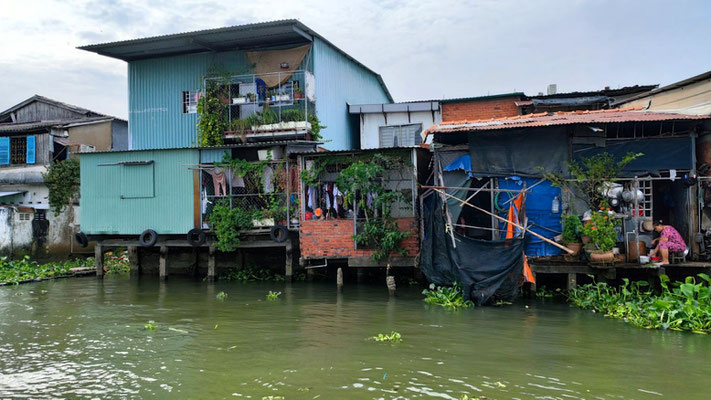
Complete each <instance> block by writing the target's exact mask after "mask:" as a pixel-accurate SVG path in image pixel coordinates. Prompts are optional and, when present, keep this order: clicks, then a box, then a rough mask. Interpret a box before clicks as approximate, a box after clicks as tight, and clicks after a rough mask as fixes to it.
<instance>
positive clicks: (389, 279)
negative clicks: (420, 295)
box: [385, 275, 396, 296]
mask: <svg viewBox="0 0 711 400" xmlns="http://www.w3.org/2000/svg"><path fill="white" fill-rule="evenodd" d="M385 284H386V285H387V286H388V293H390V296H395V289H396V286H395V277H394V276H392V275H388V276H386V277H385Z"/></svg>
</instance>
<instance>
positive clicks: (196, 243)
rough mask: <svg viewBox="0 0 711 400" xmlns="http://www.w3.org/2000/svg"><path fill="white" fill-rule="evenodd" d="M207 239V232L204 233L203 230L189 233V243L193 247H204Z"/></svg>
mask: <svg viewBox="0 0 711 400" xmlns="http://www.w3.org/2000/svg"><path fill="white" fill-rule="evenodd" d="M206 239H207V235H205V232H203V231H202V229H198V228H194V229H191V230H190V231H189V232H188V243H190V245H191V246H193V247H200V246H202V245H203V244H205V240H206Z"/></svg>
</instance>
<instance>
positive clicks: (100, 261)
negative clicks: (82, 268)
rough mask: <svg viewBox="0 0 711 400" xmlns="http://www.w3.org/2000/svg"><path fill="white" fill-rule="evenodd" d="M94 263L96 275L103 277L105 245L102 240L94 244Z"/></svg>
mask: <svg viewBox="0 0 711 400" xmlns="http://www.w3.org/2000/svg"><path fill="white" fill-rule="evenodd" d="M94 265H95V266H96V276H97V277H99V278H102V277H103V276H104V246H102V245H101V242H99V243H97V244H96V245H95V246H94Z"/></svg>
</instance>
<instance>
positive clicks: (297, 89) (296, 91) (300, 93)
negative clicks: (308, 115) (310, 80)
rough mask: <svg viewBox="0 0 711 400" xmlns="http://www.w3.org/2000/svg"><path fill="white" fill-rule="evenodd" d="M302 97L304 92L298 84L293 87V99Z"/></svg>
mask: <svg viewBox="0 0 711 400" xmlns="http://www.w3.org/2000/svg"><path fill="white" fill-rule="evenodd" d="M303 98H304V92H303V91H302V90H301V88H300V87H299V86H297V87H295V88H294V99H295V100H300V99H303Z"/></svg>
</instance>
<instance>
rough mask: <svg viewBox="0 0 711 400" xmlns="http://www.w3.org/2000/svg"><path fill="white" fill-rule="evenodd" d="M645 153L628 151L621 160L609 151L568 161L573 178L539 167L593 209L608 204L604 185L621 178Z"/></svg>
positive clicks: (550, 178)
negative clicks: (621, 174)
mask: <svg viewBox="0 0 711 400" xmlns="http://www.w3.org/2000/svg"><path fill="white" fill-rule="evenodd" d="M643 155H644V154H643V153H632V152H630V153H627V155H626V156H624V157H623V158H622V160H620V161H615V158H614V157H613V156H612V155H611V154H609V153H600V154H596V155H594V156H591V157H586V158H583V159H582V160H580V162H578V161H575V160H573V161H570V162H568V170H569V171H570V175H571V176H572V179H567V178H566V177H564V176H563V175H561V174H556V173H552V172H549V171H546V170H545V169H543V168H540V167H539V170H540V171H542V172H543V177H544V178H546V179H548V180H549V181H550V182H551V183H552V184H553V185H554V186H557V187H559V188H561V189H566V190H568V191H570V192H571V193H573V195H575V196H577V197H579V198H580V199H582V200H583V201H585V202H586V203H587V205H588V207H589V208H590V209H591V210H596V209H598V207H600V206H603V207H604V206H606V204H607V202H606V197H605V194H604V190H603V189H604V185H605V184H606V183H607V182H611V181H613V180H615V179H616V178H619V176H620V172H621V171H622V169H623V168H624V167H625V166H626V165H627V164H629V163H631V162H632V161H634V160H636V159H637V158H639V157H641V156H643Z"/></svg>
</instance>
